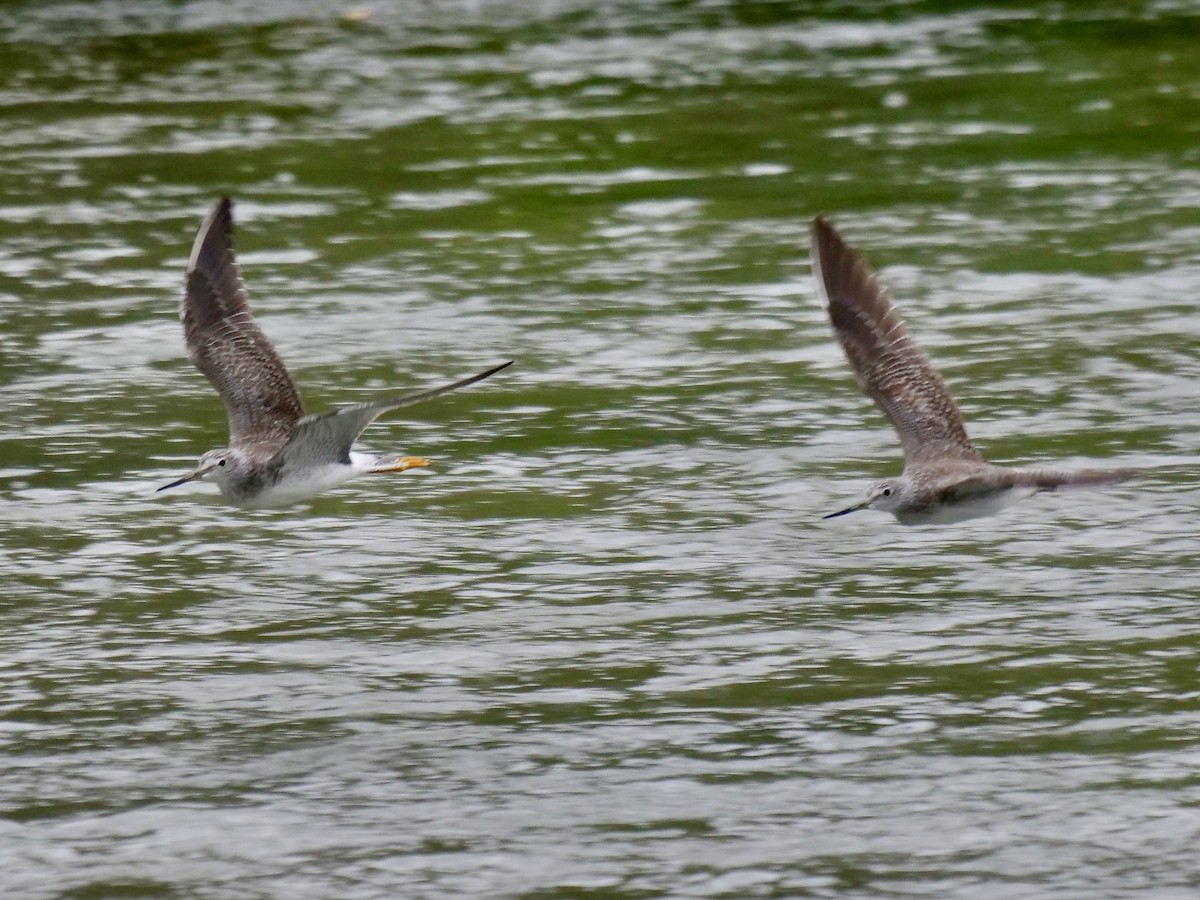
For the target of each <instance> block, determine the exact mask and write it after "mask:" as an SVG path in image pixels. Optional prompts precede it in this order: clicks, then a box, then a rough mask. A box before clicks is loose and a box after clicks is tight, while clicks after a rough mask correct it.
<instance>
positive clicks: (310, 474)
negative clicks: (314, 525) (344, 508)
mask: <svg viewBox="0 0 1200 900" xmlns="http://www.w3.org/2000/svg"><path fill="white" fill-rule="evenodd" d="M374 462H375V457H373V456H368V455H367V454H365V453H356V452H354V451H351V452H350V465H346V464H345V463H326V464H324V465H321V466H314V467H312V468H306V469H304V470H303V471H301V472H297V471H290V472H289V471H286V470H285V471H284V473H283V478H281V479H280V480H279V481H278V482H276V483H275V484H273V485H271V486H269V487H267V488H266V489H264V490H263V491H261V492H259V493H258V494H255V495H254V496H253V497H250V498H246V499H244V500H243V501H242V503H241V505H242V506H243V507H245V508H246V509H267V508H270V507H273V506H287V505H288V504H291V503H299V502H300V501H301V500H307V499H309V498H310V497H313V496H316V495H317V494H319V493H321V492H322V491H327V490H329V489H330V488H332V487H337V486H338V485H339V484H341V483H342V482H343V481H349V480H350V479H351V478H353V477H354V476H355V475H361V474H362V473H363V472H366V471H367V470H368V469H369V468H370V467H371V465H372V464H374Z"/></svg>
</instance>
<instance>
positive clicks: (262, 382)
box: [180, 197, 304, 457]
mask: <svg viewBox="0 0 1200 900" xmlns="http://www.w3.org/2000/svg"><path fill="white" fill-rule="evenodd" d="M180 317H181V318H182V319H183V334H184V340H185V341H186V342H187V348H188V358H189V359H191V361H192V362H193V363H194V364H195V366H196V368H197V369H199V370H200V371H201V372H203V373H204V375H205V377H207V378H208V380H209V381H211V382H212V385H213V387H215V388H216V389H217V393H218V394H220V395H221V399H222V400H224V401H225V410H226V412H227V413H228V414H229V444H230V446H231V447H236V448H240V449H242V450H244V451H247V452H249V453H252V454H254V455H255V456H260V457H261V456H265V457H270V456H273V455H274V454H275V453H276V452H278V451H279V449H280V448H281V447H282V446H283V445H284V444H286V443H287V441H288V439H289V438H290V437H291V436H292V433H293V432H294V431H295V430H296V424H297V423H298V422H299V421H300V419H301V417H303V415H304V408H303V406H302V405H301V403H300V395H299V394H298V393H297V391H296V385H295V384H294V383H293V382H292V377H291V376H290V375H289V374H288V371H287V369H286V368H284V365H283V363H282V362H280V360H279V356H278V355H277V354H276V353H275V348H274V347H272V346H271V342H270V341H269V340H267V337H266V335H264V334H263V333H262V331H260V330H259V328H258V326H257V325H255V324H254V318H253V317H252V316H251V314H250V305H249V303H248V302H247V300H246V289H245V287H244V286H243V284H242V278H241V274H240V272H239V271H238V265H237V258H236V257H235V256H234V251H233V204H232V202H231V201H230V200H229V198H228V197H223V198H221V201H220V202H219V203H218V204H217V205H216V208H214V209H213V211H212V212H211V213H209V215H208V218H206V219H205V220H204V224H203V225H201V226H200V231H199V233H198V234H197V235H196V243H195V244H193V245H192V256H191V259H189V260H188V268H187V291H186V292H185V294H184V296H183V304H182V307H181V310H180Z"/></svg>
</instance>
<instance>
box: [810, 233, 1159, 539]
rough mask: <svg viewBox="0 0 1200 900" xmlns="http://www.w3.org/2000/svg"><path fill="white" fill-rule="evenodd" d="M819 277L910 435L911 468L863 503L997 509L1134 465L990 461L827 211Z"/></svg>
mask: <svg viewBox="0 0 1200 900" xmlns="http://www.w3.org/2000/svg"><path fill="white" fill-rule="evenodd" d="M812 266H813V277H814V278H815V279H816V282H817V290H818V292H819V293H820V294H821V296H822V298H823V299H824V301H825V303H826V305H827V306H828V308H829V318H830V319H831V320H832V322H833V330H834V332H835V333H836V334H837V339H838V342H839V343H840V344H841V345H842V349H843V350H845V351H846V358H847V359H848V360H850V366H851V368H853V369H854V375H855V378H857V380H858V383H859V386H860V387H861V388H862V389H863V391H864V392H865V393H866V394H867V395H868V396H869V397H870V398H871V399H872V400H874V401H875V403H876V404H877V405H878V406H879V408H880V409H881V410H883V413H884V415H886V416H887V417H888V419H889V420H890V421H891V423H892V426H893V427H894V428H895V429H896V433H897V434H898V435H899V436H900V446H901V447H902V448H903V450H904V471H903V473H902V474H901V475H900V476H899V477H898V478H889V479H887V480H886V481H881V482H879V483H878V484H876V485H875V486H874V487H872V488H871V490H870V491H869V492H868V493H867V497H866V499H865V500H863V501H862V502H861V503H857V504H855V505H854V506H851V507H848V508H846V509H843V510H839V511H838V512H835V513H830V514H829V515H827V516H824V517H823V518H826V519H832V518H834V517H835V516H844V515H846V514H847V513H852V512H855V511H856V510H860V509H877V510H880V511H881V512H890V513H891V514H892V515H894V516H895V517H896V518H897V519H898V520H900V522H901V523H902V524H904V525H935V524H946V523H951V522H961V521H963V520H964V519H972V518H975V517H976V516H987V515H991V514H992V513H996V512H999V511H1000V510H1002V509H1004V508H1005V507H1007V506H1011V505H1012V504H1014V503H1016V502H1018V501H1019V500H1023V499H1025V498H1026V497H1031V496H1033V495H1034V494H1037V493H1040V492H1042V491H1061V490H1067V489H1070V488H1088V487H1097V486H1100V485H1106V484H1113V483H1115V482H1118V481H1123V480H1124V479H1126V478H1130V477H1132V476H1133V475H1134V474H1136V472H1135V471H1134V470H1133V469H1113V470H1111V471H1098V470H1095V469H1085V470H1082V471H1076V472H1063V471H1058V470H1055V469H1012V468H1008V467H1005V466H994V465H992V464H991V463H989V462H987V461H986V460H985V459H984V458H983V456H982V455H981V454H980V453H979V451H978V450H976V449H975V445H974V444H972V443H971V439H970V438H968V437H967V430H966V427H965V426H964V425H963V418H962V413H960V412H959V410H958V404H956V403H955V402H954V397H953V396H952V395H951V394H950V391H949V389H948V388H947V387H946V383H945V381H943V380H942V376H941V375H940V374H938V371H937V369H935V368H934V367H933V362H932V361H931V360H930V359H929V357H928V356H927V355H926V354H925V351H923V350H922V349H921V348H920V347H919V346H917V343H916V341H914V340H913V339H912V336H911V335H910V334H909V333H908V329H907V328H905V327H904V320H903V319H901V317H900V313H899V311H898V310H897V309H896V307H895V306H894V305H893V304H892V301H891V300H890V299H889V297H888V294H887V291H886V290H885V289H884V287H883V285H881V284H880V283H879V279H878V278H877V277H876V276H875V274H874V273H873V272H872V271H871V270H870V268H868V266H867V264H866V263H865V262H863V260H862V259H861V258H860V257H859V256H858V254H857V253H855V252H854V250H853V249H851V248H850V247H849V246H848V245H847V244H846V242H845V241H844V240H843V239H842V237H841V235H839V234H838V233H837V231H836V230H834V227H833V226H832V225H831V224H829V222H828V221H826V220H825V219H824V218H823V217H821V216H818V217H817V218H816V219H814V220H813V242H812Z"/></svg>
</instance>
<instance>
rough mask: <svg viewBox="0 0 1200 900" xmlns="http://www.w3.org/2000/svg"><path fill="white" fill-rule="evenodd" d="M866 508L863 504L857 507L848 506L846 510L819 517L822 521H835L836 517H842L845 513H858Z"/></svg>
mask: <svg viewBox="0 0 1200 900" xmlns="http://www.w3.org/2000/svg"><path fill="white" fill-rule="evenodd" d="M865 506H866V504H865V503H859V504H858V505H857V506H849V507H847V508H846V509H839V510H838V511H837V512H835V513H830V514H829V515H827V516H821V518H822V519H836V518H837V517H838V516H844V515H846V514H847V513H852V512H858V511H859V510H860V509H863V508H864V507H865Z"/></svg>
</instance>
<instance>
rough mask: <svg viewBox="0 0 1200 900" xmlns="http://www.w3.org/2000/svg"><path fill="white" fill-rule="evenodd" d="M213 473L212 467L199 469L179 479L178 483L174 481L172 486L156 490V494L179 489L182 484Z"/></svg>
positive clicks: (168, 485)
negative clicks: (174, 488)
mask: <svg viewBox="0 0 1200 900" xmlns="http://www.w3.org/2000/svg"><path fill="white" fill-rule="evenodd" d="M211 471H212V466H206V467H205V468H203V469H197V470H196V471H195V472H192V473H190V474H188V475H184V476H183V477H182V478H180V479H177V480H176V481H172V482H171V483H170V484H164V485H163V486H162V487H160V488H155V490H154V493H156V494H157V493H158V492H159V491H165V490H167V488H173V487H179V486H180V485H181V484H187V483H188V482H189V481H195V480H196V479H197V478H199V477H200V476H202V475H207V474H208V473H209V472H211Z"/></svg>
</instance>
